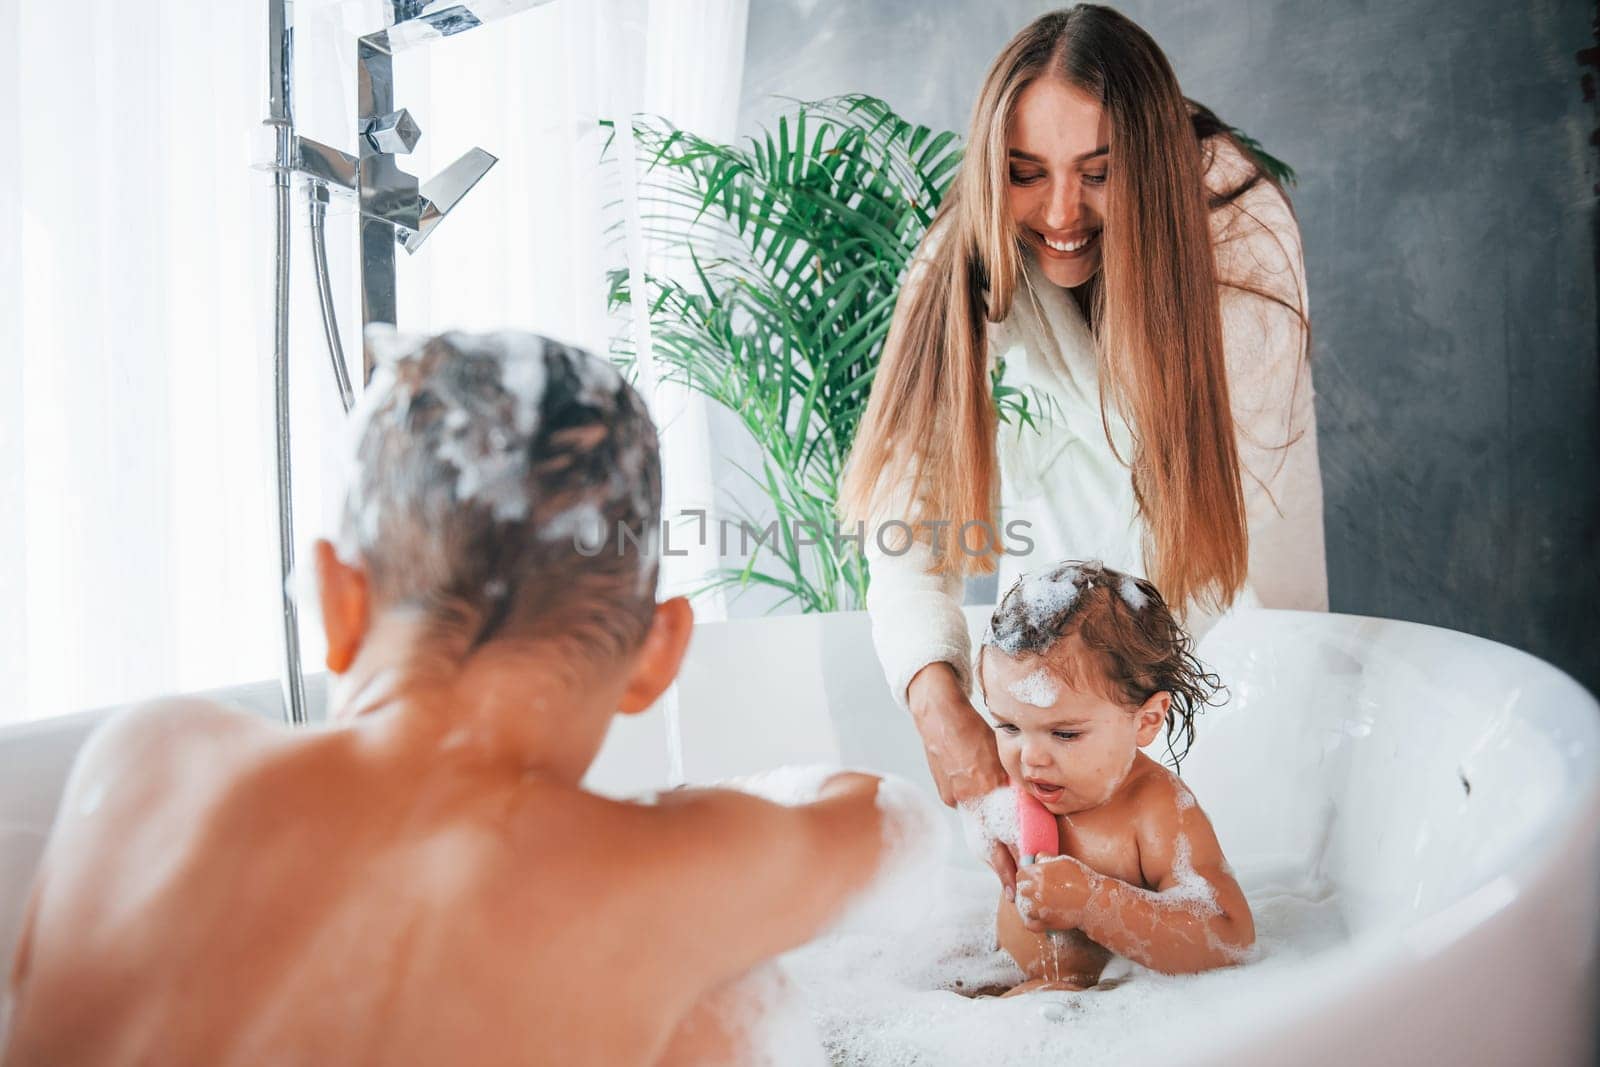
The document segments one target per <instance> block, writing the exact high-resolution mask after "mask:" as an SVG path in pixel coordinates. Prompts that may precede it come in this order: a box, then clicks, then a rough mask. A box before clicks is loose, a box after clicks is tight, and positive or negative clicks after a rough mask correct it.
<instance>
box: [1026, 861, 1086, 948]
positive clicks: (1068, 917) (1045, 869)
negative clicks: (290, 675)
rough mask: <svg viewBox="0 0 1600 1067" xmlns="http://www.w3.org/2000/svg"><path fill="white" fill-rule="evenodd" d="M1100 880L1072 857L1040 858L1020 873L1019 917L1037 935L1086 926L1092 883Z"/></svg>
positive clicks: (1083, 864) (1081, 862)
mask: <svg viewBox="0 0 1600 1067" xmlns="http://www.w3.org/2000/svg"><path fill="white" fill-rule="evenodd" d="M1097 877H1099V876H1098V875H1097V874H1096V873H1095V872H1094V870H1092V869H1091V868H1090V867H1089V866H1088V865H1086V864H1085V863H1084V862H1083V861H1082V860H1079V859H1076V858H1074V857H1072V856H1040V857H1039V858H1038V859H1037V860H1036V861H1034V862H1033V863H1030V864H1028V865H1027V866H1026V867H1023V868H1022V869H1021V870H1019V871H1018V872H1017V913H1018V914H1020V915H1021V916H1022V925H1024V926H1026V927H1027V928H1028V929H1029V930H1032V931H1033V932H1034V933H1036V934H1042V933H1045V932H1046V931H1048V930H1076V929H1077V928H1078V927H1079V926H1081V925H1083V910H1084V908H1086V907H1088V904H1089V894H1090V891H1091V883H1092V882H1093V880H1094V879H1095V878H1097Z"/></svg>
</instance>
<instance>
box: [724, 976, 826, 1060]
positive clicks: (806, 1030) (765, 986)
mask: <svg viewBox="0 0 1600 1067" xmlns="http://www.w3.org/2000/svg"><path fill="white" fill-rule="evenodd" d="M719 1000H720V1001H721V1003H722V1006H723V1011H722V1013H721V1015H722V1018H723V1020H724V1024H725V1025H728V1026H729V1028H730V1030H732V1031H734V1032H736V1033H738V1035H739V1039H738V1040H737V1041H736V1042H735V1043H736V1044H737V1045H740V1046H742V1047H738V1048H735V1049H732V1050H730V1052H731V1055H732V1056H733V1057H734V1058H732V1059H727V1060H724V1059H716V1060H707V1061H702V1062H703V1063H704V1064H705V1067H826V1064H827V1062H828V1060H827V1056H826V1055H825V1054H824V1053H823V1051H822V1040H821V1037H820V1035H819V1034H818V1032H817V1027H816V1024H815V1023H814V1022H812V1020H811V1013H810V1012H809V1011H807V1010H806V1003H805V999H804V998H803V997H802V996H801V995H800V993H799V990H798V989H797V988H796V987H795V985H794V983H793V982H791V981H790V980H789V978H788V976H787V975H785V974H784V971H783V967H782V964H781V963H778V962H774V961H768V962H766V963H763V964H761V965H760V966H758V967H756V968H754V969H753V970H751V971H750V972H749V973H747V974H746V975H745V976H744V977H743V978H741V979H739V980H738V981H737V982H736V983H735V984H734V986H733V987H732V988H731V989H730V990H728V991H727V993H725V994H723V995H722V996H721V997H719Z"/></svg>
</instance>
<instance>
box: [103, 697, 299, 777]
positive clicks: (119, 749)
mask: <svg viewBox="0 0 1600 1067" xmlns="http://www.w3.org/2000/svg"><path fill="white" fill-rule="evenodd" d="M271 729H272V727H271V725H270V724H269V723H266V722H264V721H262V720H261V719H259V718H258V717H256V716H254V715H251V714H250V713H249V712H245V711H240V710H238V709H235V708H230V707H228V706H227V705H225V704H219V703H217V702H216V701H213V700H205V699H201V698H198V697H165V698H162V699H158V700H150V701H146V702H144V703H142V704H136V705H134V706H133V707H130V708H126V709H124V710H122V711H119V712H116V713H114V714H113V715H111V716H110V717H109V718H108V719H107V720H106V721H105V722H104V723H102V724H101V725H100V727H99V728H97V729H96V730H95V731H94V732H93V733H92V734H91V735H90V736H89V740H88V741H87V742H85V744H84V748H83V752H82V753H81V754H80V756H79V765H80V767H82V768H83V769H84V770H85V771H87V772H94V771H111V770H117V769H119V768H123V767H137V768H146V769H147V768H151V767H159V766H162V765H165V764H167V763H170V762H171V761H172V760H173V758H174V757H176V756H184V755H187V753H189V752H190V751H192V749H193V748H194V747H197V746H201V747H210V748H215V747H217V742H219V741H226V740H229V739H234V738H239V737H242V736H245V735H248V734H253V733H262V734H265V733H269V732H270V731H271Z"/></svg>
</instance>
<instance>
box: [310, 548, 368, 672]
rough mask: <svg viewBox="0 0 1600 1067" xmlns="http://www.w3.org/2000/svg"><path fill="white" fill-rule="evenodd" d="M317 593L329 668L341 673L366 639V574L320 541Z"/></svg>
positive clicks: (347, 667) (347, 668) (353, 658)
mask: <svg viewBox="0 0 1600 1067" xmlns="http://www.w3.org/2000/svg"><path fill="white" fill-rule="evenodd" d="M314 551H315V552H316V555H317V591H318V593H319V594H320V599H321V602H322V629H323V632H324V633H326V634H327V635H328V669H329V670H330V671H332V672H333V673H334V674H343V673H344V672H345V671H347V670H349V669H350V664H352V663H354V662H355V659H356V653H357V652H359V651H361V645H362V643H363V642H364V641H365V640H366V639H367V625H368V622H369V613H370V611H371V606H372V605H371V600H370V594H369V592H368V589H367V572H366V571H364V570H362V569H361V568H360V567H355V566H351V565H350V564H348V563H346V562H345V561H344V560H342V559H340V558H339V553H338V552H336V551H334V548H333V545H331V544H329V543H328V542H327V541H326V540H319V541H318V542H317V543H316V545H315V546H314Z"/></svg>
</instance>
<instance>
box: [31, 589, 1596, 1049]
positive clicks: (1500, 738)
mask: <svg viewBox="0 0 1600 1067" xmlns="http://www.w3.org/2000/svg"><path fill="white" fill-rule="evenodd" d="M987 614H988V613H987V611H986V610H985V609H979V608H969V609H968V618H969V621H970V622H971V624H972V628H973V631H974V633H975V634H976V633H977V632H979V631H981V629H982V627H983V624H984V622H985V621H986V620H987ZM1201 655H1202V658H1203V659H1205V660H1206V661H1207V662H1208V663H1209V664H1211V665H1212V666H1213V667H1214V668H1215V669H1216V670H1217V671H1218V672H1219V673H1220V674H1221V675H1222V677H1223V680H1224V681H1225V682H1226V683H1227V684H1228V686H1229V687H1230V689H1231V699H1230V701H1229V703H1228V704H1227V705H1226V706H1225V707H1222V708H1219V709H1215V710H1212V711H1210V712H1208V713H1207V714H1206V715H1205V716H1204V717H1203V718H1202V720H1201V723H1200V735H1199V740H1198V741H1197V743H1196V745H1195V748H1194V751H1193V752H1192V753H1191V755H1190V757H1189V759H1188V760H1187V761H1186V762H1185V764H1184V776H1185V779H1186V780H1188V781H1189V782H1190V783H1191V785H1192V786H1193V788H1194V790H1195V792H1196V794H1197V795H1198V796H1199V798H1200V800H1201V803H1202V804H1203V805H1204V806H1205V808H1206V809H1207V811H1208V813H1209V814H1210V815H1211V818H1212V820H1213V822H1214V824H1215V825H1216V828H1217V832H1218V835H1219V837H1220V839H1221V841H1222V843H1223V846H1224V849H1225V850H1226V851H1227V853H1228V856H1229V858H1230V860H1232V861H1233V863H1234V865H1235V866H1236V867H1240V868H1241V869H1243V868H1246V867H1252V866H1254V867H1269V866H1270V867H1273V868H1277V869H1285V868H1288V869H1294V870H1299V871H1302V872H1309V873H1312V874H1314V875H1316V876H1319V877H1321V878H1324V879H1325V880H1326V881H1327V883H1329V884H1331V886H1332V887H1333V888H1334V889H1335V890H1336V891H1337V895H1336V898H1335V899H1337V901H1338V902H1339V903H1338V907H1339V910H1340V911H1341V913H1342V919H1343V922H1344V925H1345V926H1346V927H1347V928H1348V930H1349V937H1348V939H1345V940H1342V941H1340V942H1339V943H1338V944H1336V945H1334V946H1333V947H1330V948H1326V949H1324V950H1322V951H1319V952H1317V953H1315V954H1314V955H1311V956H1308V957H1306V958H1304V959H1299V960H1295V961H1292V962H1291V963H1289V964H1287V965H1283V966H1278V967H1277V968H1276V969H1274V970H1272V971H1271V972H1270V980H1263V981H1259V982H1256V983H1255V984H1254V985H1248V984H1245V985H1239V986H1237V988H1240V989H1248V990H1249V992H1248V995H1241V996H1237V997H1232V998H1230V999H1227V1000H1225V1001H1223V1002H1221V1003H1213V1004H1209V1005H1208V1006H1207V1009H1206V1011H1205V1023H1206V1027H1205V1033H1204V1037H1203V1039H1198V1038H1197V1037H1196V1035H1195V1033H1193V1032H1187V1033H1181V1032H1180V1033H1175V1032H1173V1031H1172V1030H1171V1028H1163V1027H1162V1026H1160V1025H1158V1024H1156V1025H1151V1026H1150V1027H1149V1029H1148V1030H1134V1031H1131V1032H1130V1033H1129V1035H1128V1037H1127V1047H1126V1048H1125V1049H1123V1050H1122V1055H1124V1056H1125V1057H1126V1058H1131V1059H1133V1060H1136V1061H1146V1060H1148V1061H1151V1062H1162V1063H1167V1064H1171V1063H1179V1062H1189V1063H1213V1062H1214V1063H1222V1062H1227V1063H1229V1064H1241V1063H1243V1064H1283V1063H1296V1064H1301V1063H1330V1064H1331V1063H1339V1064H1367V1063H1407V1064H1410V1063H1416V1062H1422V1063H1445V1062H1451V1063H1456V1064H1463V1063H1466V1064H1480V1063H1481V1064H1585V1063H1589V1062H1591V1056H1592V1054H1593V1051H1594V1039H1595V1033H1596V1004H1597V1000H1596V997H1597V994H1600V981H1597V956H1600V952H1597V944H1600V942H1597V936H1600V707H1597V705H1596V703H1595V701H1594V699H1593V698H1592V697H1591V696H1590V695H1589V694H1588V693H1587V692H1586V691H1584V690H1583V689H1582V688H1581V687H1580V686H1578V685H1577V684H1576V683H1575V682H1573V681H1572V680H1571V679H1569V678H1567V677H1566V676H1565V675H1563V674H1562V673H1560V672H1559V671H1557V670H1555V669H1554V668H1552V667H1550V666H1549V665H1547V664H1544V663H1542V662H1540V661H1538V660H1536V659H1533V658H1532V657H1530V656H1527V655H1525V654H1523V653H1520V652H1517V651H1515V650H1512V649H1509V648H1506V647H1505V646H1502V645H1497V644H1494V643H1492V642H1488V641H1484V640H1481V639H1477V638H1473V637H1468V636H1465V635H1462V634H1457V633H1452V632H1449V631H1445V630H1439V629H1434V628H1431V627H1425V626H1417V625H1413V624H1407V623H1397V622H1389V621H1384V620H1377V619H1365V618H1355V617H1350V616H1338V615H1311V614H1302V613H1297V612H1278V611H1249V612H1240V613H1237V614H1236V615H1234V616H1233V617H1231V618H1229V619H1226V620H1224V621H1223V622H1222V623H1221V624H1220V625H1218V626H1217V627H1216V629H1214V630H1213V631H1212V632H1211V633H1210V634H1209V635H1207V637H1206V640H1205V642H1204V644H1203V645H1202V649H1201ZM312 688H313V692H319V691H320V688H321V687H320V685H315V686H313V687H312ZM274 693H275V689H274V687H273V686H271V685H270V684H265V685H259V686H252V687H245V688H243V689H241V690H238V691H235V695H236V697H237V699H239V700H240V702H242V703H244V704H246V705H247V706H251V707H253V709H254V710H257V711H258V712H261V713H263V714H271V709H272V707H273V702H274ZM678 693H679V706H680V708H681V719H682V738H683V743H682V751H683V764H684V770H685V772H686V775H687V777H688V778H689V779H690V780H692V781H708V780H713V779H717V778H721V777H726V776H729V775H733V774H739V773H745V772H749V771H752V770H757V769H760V768H762V767H766V766H771V765H774V764H778V763H800V762H814V761H819V760H821V761H830V762H844V763H849V764H855V765H865V766H873V767H878V768H882V769H886V770H893V771H896V772H899V773H901V774H904V775H907V776H911V777H913V778H914V780H917V781H919V782H926V781H927V774H926V770H925V767H924V765H923V762H922V756H921V751H920V748H919V747H918V744H917V740H916V736H915V734H914V732H913V730H912V728H911V726H910V724H909V723H908V722H907V721H906V720H905V718H904V717H903V715H901V714H900V713H899V712H898V711H897V709H895V707H894V706H893V704H892V702H891V701H890V699H889V696H888V693H887V691H886V687H885V685H884V682H883V677H882V675H881V673H880V672H879V670H878V666H877V662H876V660H875V658H874V656H873V653H872V648H871V642H870V636H869V630H868V625H867V620H866V617H865V616H864V615H863V614H860V613H851V614H840V615H830V616H791V617H782V618H773V619H762V620H740V621H735V622H730V623H716V624H705V625H702V626H700V627H699V628H698V629H697V631H696V634H695V638H694V643H693V646H692V647H691V650H690V654H689V658H688V660H687V661H686V663H685V666H684V670H683V673H682V676H681V679H680V682H679V686H678ZM105 714H106V713H105V712H96V713H86V714H84V715H79V716H73V717H70V718H66V719H61V720H56V721H51V722H45V723H39V724H30V725H23V726H20V727H12V728H9V729H4V730H0V959H6V958H9V954H10V950H11V946H12V943H13V940H14V937H15V932H16V924H17V922H18V921H19V918H20V912H21V907H22V903H23V897H24V893H25V891H26V886H27V883H28V880H29V878H30V877H31V873H32V870H33V867H34V865H35V863H36V862H37V858H38V852H39V849H40V847H41V845H42V842H43V840H44V836H45V834H46V833H47V832H48V827H49V824H50V821H51V819H52V818H53V815H54V808H55V805H56V802H57V799H58V797H59V795H60V790H61V787H62V784H63V780H64V776H65V773H66V770H67V767H68V766H69V764H70V762H71V759H72V755H73V753H74V752H75V751H76V749H77V747H78V745H79V744H80V743H81V742H82V739H83V737H84V736H85V735H86V733H87V732H88V731H89V730H90V729H92V728H93V726H94V724H95V723H96V722H98V721H99V720H100V719H101V718H103V716H104V715H105ZM667 778H668V757H667V745H666V728H665V721H664V716H663V715H662V713H661V712H659V711H655V712H651V713H650V714H648V715H644V716H638V717H635V718H631V719H619V720H618V721H617V725H616V727H615V728H614V730H613V732H612V735H611V736H610V737H609V738H608V740H607V743H606V747H605V750H604V751H603V752H602V754H601V757H600V759H599V761H597V763H596V765H595V768H594V770H593V771H592V773H591V776H590V784H591V786H592V787H594V788H596V789H599V790H601V791H603V792H609V793H613V794H627V793H632V792H637V791H642V790H644V789H648V788H652V787H655V786H659V785H662V784H664V783H665V782H666V781H667ZM929 789H930V791H931V785H930V786H929ZM953 859H954V860H955V862H957V863H964V864H966V865H967V866H968V867H969V869H970V867H971V866H972V861H971V860H970V859H967V858H957V857H953ZM968 877H969V878H970V874H969V875H968ZM1247 888H1249V887H1248V885H1247ZM1249 971H1250V968H1245V969H1244V972H1241V980H1246V981H1247V980H1248V979H1249V977H1250V975H1249V974H1248V972H1249ZM1262 973H1263V974H1267V973H1268V972H1266V971H1265V970H1264V971H1263V972H1262ZM1230 988H1232V987H1230ZM929 995H930V996H931V995H932V994H929ZM940 995H941V996H947V997H948V996H950V994H940ZM1085 995H1086V996H1098V997H1112V996H1115V995H1116V994H1115V992H1112V993H1096V994H1085ZM960 1003H961V1004H962V1005H966V1004H973V1005H979V1004H981V1003H983V1002H967V1001H960ZM989 1003H995V1004H998V1003H1000V1002H989ZM1005 1003H1007V1004H1010V1003H1015V1002H1005ZM1105 1003H1108V1002H1105ZM973 1010H977V1009H976V1008H974V1009H973ZM976 1018H978V1016H974V1019H976ZM1038 1025H1040V1026H1050V1025H1057V1024H1051V1023H1048V1022H1044V1021H1040V1022H1039V1023H1038ZM1073 1047H1074V1045H1073V1040H1072V1034H1071V1032H1070V1028H1068V1029H1067V1030H1065V1031H1063V1033H1062V1037H1061V1044H1060V1046H1059V1051H1060V1055H1061V1056H1062V1057H1065V1058H1070V1056H1071V1051H1072V1049H1073ZM913 1060H916V1057H908V1058H907V1060H906V1062H912V1061H913ZM916 1061H917V1062H922V1060H916ZM926 1062H942V1061H939V1060H938V1058H937V1057H936V1056H934V1057H930V1058H927V1060H926Z"/></svg>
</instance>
